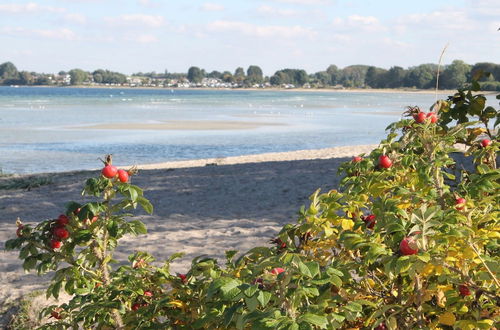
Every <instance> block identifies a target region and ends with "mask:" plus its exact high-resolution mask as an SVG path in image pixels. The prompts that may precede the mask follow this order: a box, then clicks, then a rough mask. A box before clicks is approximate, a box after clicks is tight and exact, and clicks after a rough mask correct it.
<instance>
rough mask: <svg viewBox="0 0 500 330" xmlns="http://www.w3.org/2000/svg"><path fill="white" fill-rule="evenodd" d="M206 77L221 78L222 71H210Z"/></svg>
mask: <svg viewBox="0 0 500 330" xmlns="http://www.w3.org/2000/svg"><path fill="white" fill-rule="evenodd" d="M207 77H208V78H213V79H222V73H220V72H219V71H215V70H214V71H212V72H210V73H209V74H208V75H207Z"/></svg>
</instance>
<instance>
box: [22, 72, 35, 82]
mask: <svg viewBox="0 0 500 330" xmlns="http://www.w3.org/2000/svg"><path fill="white" fill-rule="evenodd" d="M34 82H35V78H34V77H33V75H32V74H31V73H30V72H28V71H21V72H20V73H19V84H21V85H33V83H34Z"/></svg>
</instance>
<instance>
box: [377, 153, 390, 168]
mask: <svg viewBox="0 0 500 330" xmlns="http://www.w3.org/2000/svg"><path fill="white" fill-rule="evenodd" d="M378 164H379V165H380V167H383V168H390V167H391V166H392V160H391V159H390V158H389V157H388V156H387V155H381V156H380V157H379V158H378Z"/></svg>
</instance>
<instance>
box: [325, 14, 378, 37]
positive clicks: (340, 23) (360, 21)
mask: <svg viewBox="0 0 500 330" xmlns="http://www.w3.org/2000/svg"><path fill="white" fill-rule="evenodd" d="M333 26H334V27H335V28H336V29H337V30H342V31H344V30H349V31H350V32H352V33H356V32H358V31H363V32H380V31H385V30H387V28H386V27H384V26H383V25H382V24H381V23H380V21H379V20H378V18H376V17H374V16H360V15H350V16H348V17H347V18H339V17H337V18H335V19H334V20H333Z"/></svg>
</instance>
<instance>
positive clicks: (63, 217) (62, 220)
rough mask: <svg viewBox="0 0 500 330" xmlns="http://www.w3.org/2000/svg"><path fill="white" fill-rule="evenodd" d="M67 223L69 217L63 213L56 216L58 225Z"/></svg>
mask: <svg viewBox="0 0 500 330" xmlns="http://www.w3.org/2000/svg"><path fill="white" fill-rule="evenodd" d="M68 223H69V218H68V217H67V216H66V215H64V214H61V215H60V216H59V218H57V224H58V225H60V226H65V225H67V224H68Z"/></svg>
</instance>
